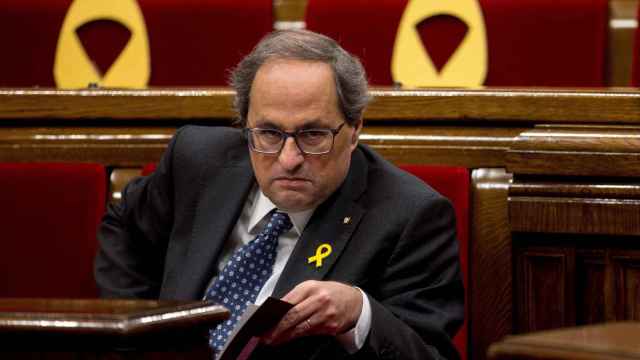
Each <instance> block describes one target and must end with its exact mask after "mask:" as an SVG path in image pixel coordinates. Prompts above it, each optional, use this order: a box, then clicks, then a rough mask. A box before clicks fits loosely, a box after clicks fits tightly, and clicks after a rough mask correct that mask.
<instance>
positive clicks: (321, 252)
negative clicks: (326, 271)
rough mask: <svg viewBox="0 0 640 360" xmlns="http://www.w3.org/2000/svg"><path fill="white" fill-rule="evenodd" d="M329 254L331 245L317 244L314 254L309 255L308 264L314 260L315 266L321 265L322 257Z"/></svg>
mask: <svg viewBox="0 0 640 360" xmlns="http://www.w3.org/2000/svg"><path fill="white" fill-rule="evenodd" d="M330 254H331V245H329V244H322V245H320V246H318V248H317V249H316V254H315V255H314V256H311V257H309V264H311V263H312V262H314V261H315V263H316V267H320V266H322V259H324V258H326V257H327V256H329V255H330Z"/></svg>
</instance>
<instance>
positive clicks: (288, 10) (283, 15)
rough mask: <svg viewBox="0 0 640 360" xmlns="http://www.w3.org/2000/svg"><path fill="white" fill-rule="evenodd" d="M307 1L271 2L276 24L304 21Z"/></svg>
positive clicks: (284, 0) (276, 0)
mask: <svg viewBox="0 0 640 360" xmlns="http://www.w3.org/2000/svg"><path fill="white" fill-rule="evenodd" d="M307 2H308V0H273V15H274V18H275V20H276V22H281V21H295V22H301V21H304V14H305V12H306V10H307Z"/></svg>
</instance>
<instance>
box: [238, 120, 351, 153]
mask: <svg viewBox="0 0 640 360" xmlns="http://www.w3.org/2000/svg"><path fill="white" fill-rule="evenodd" d="M345 124H346V122H343V123H342V124H340V125H339V126H338V127H337V128H335V129H332V128H316V129H300V130H296V131H283V130H280V129H275V128H244V129H242V130H243V133H244V135H245V136H246V138H247V143H248V144H249V149H250V150H251V151H255V152H257V153H260V154H267V155H276V154H279V153H280V152H281V151H282V149H283V148H284V144H285V143H286V142H287V139H288V138H290V137H291V138H293V141H295V143H296V146H297V147H298V149H299V150H300V152H302V153H303V154H305V155H324V154H328V153H330V152H331V151H332V150H333V145H334V144H335V141H336V135H338V133H339V132H340V130H342V128H343V127H344V125H345ZM254 130H269V131H275V132H277V133H279V134H280V137H281V138H282V140H281V143H280V148H279V149H278V150H277V151H263V150H258V149H256V148H255V146H254V144H253V140H252V139H253V138H252V137H251V133H253V131H254ZM309 131H323V132H324V131H328V132H329V133H330V134H331V147H329V150H327V151H324V152H317V153H316V152H307V151H305V150H303V149H302V146H300V143H299V142H298V134H300V133H304V132H309Z"/></svg>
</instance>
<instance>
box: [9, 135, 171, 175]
mask: <svg viewBox="0 0 640 360" xmlns="http://www.w3.org/2000/svg"><path fill="white" fill-rule="evenodd" d="M174 132H175V129H173V128H171V127H167V128H159V127H154V128H151V127H139V128H133V127H131V128H105V127H91V128H89V127H87V128H78V127H51V128H0V161H3V162H29V161H74V162H98V163H102V164H104V165H105V166H124V167H131V166H135V167H139V166H142V165H144V164H146V163H149V162H157V161H158V160H159V159H160V156H161V155H162V153H163V152H164V149H165V148H166V145H167V143H168V142H169V139H170V138H171V136H172V135H173V133H174Z"/></svg>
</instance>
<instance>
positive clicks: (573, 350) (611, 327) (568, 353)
mask: <svg viewBox="0 0 640 360" xmlns="http://www.w3.org/2000/svg"><path fill="white" fill-rule="evenodd" d="M639 336H640V322H619V323H606V324H600V325H591V326H580V327H572V328H565V329H559V330H552V331H541V332H536V333H530V334H524V335H515V336H507V337H506V338H505V339H504V340H502V341H500V342H498V343H495V344H493V345H491V347H490V348H489V351H488V357H489V359H493V360H505V359H520V360H531V359H539V360H541V359H545V360H552V359H557V360H565V359H566V360H569V359H571V360H596V359H598V360H623V359H624V360H629V359H640V337H639Z"/></svg>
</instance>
